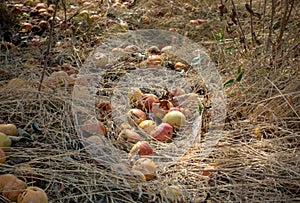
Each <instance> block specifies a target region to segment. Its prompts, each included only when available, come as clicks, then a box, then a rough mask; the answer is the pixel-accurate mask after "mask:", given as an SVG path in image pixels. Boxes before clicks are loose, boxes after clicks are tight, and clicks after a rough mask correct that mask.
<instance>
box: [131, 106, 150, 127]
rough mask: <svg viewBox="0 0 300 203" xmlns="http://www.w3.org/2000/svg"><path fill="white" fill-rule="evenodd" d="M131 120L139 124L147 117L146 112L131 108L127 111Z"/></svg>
mask: <svg viewBox="0 0 300 203" xmlns="http://www.w3.org/2000/svg"><path fill="white" fill-rule="evenodd" d="M127 116H128V119H129V122H131V123H134V124H137V125H139V124H140V123H141V122H142V121H144V120H146V119H147V116H146V113H145V112H144V111H142V110H140V109H130V110H129V111H128V112H127Z"/></svg>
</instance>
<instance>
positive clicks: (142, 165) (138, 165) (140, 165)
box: [132, 158, 156, 180]
mask: <svg viewBox="0 0 300 203" xmlns="http://www.w3.org/2000/svg"><path fill="white" fill-rule="evenodd" d="M132 170H137V171H141V172H142V173H143V174H144V176H145V178H146V180H151V179H153V178H154V177H155V175H156V165H155V163H154V161H152V160H151V159H149V158H140V159H138V160H137V161H136V162H135V163H134V165H133V167H132Z"/></svg>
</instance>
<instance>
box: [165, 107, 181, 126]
mask: <svg viewBox="0 0 300 203" xmlns="http://www.w3.org/2000/svg"><path fill="white" fill-rule="evenodd" d="M162 121H163V122H165V123H169V124H170V125H171V126H173V127H175V128H176V127H180V126H182V125H183V124H185V121H186V118H185V116H184V114H183V113H182V112H180V111H170V112H169V113H167V114H166V115H165V116H164V118H163V119H162Z"/></svg>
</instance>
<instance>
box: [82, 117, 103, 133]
mask: <svg viewBox="0 0 300 203" xmlns="http://www.w3.org/2000/svg"><path fill="white" fill-rule="evenodd" d="M82 130H83V131H85V132H87V133H89V134H101V135H105V134H106V128H105V126H104V124H103V123H102V122H101V121H98V120H96V119H90V120H87V121H85V122H84V123H83V125H82Z"/></svg>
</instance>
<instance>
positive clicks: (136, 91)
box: [127, 88, 143, 102]
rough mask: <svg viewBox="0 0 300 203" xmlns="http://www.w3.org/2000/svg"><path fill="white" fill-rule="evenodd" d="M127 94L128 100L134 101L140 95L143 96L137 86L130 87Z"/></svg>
mask: <svg viewBox="0 0 300 203" xmlns="http://www.w3.org/2000/svg"><path fill="white" fill-rule="evenodd" d="M127 96H128V98H129V100H130V101H132V102H136V101H137V100H138V99H139V98H140V97H141V96H143V93H142V91H141V90H140V89H139V88H131V89H130V90H129V92H128V95H127Z"/></svg>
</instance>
